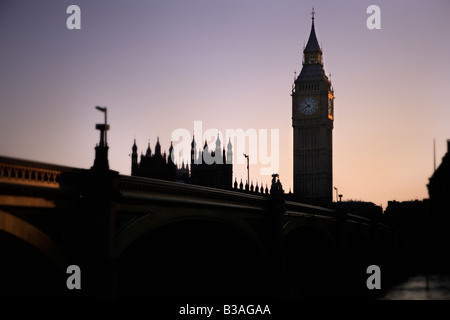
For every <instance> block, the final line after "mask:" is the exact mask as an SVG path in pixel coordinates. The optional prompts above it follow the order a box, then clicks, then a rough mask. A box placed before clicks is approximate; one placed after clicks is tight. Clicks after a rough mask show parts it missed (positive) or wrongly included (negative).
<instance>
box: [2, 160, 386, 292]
mask: <svg viewBox="0 0 450 320" xmlns="http://www.w3.org/2000/svg"><path fill="white" fill-rule="evenodd" d="M392 244H393V236H392V233H391V230H390V229H389V227H387V226H386V225H383V224H381V223H380V222H379V221H375V220H373V219H368V218H366V217H362V216H358V215H354V214H350V213H347V212H345V211H342V210H340V209H339V207H336V206H335V207H334V208H333V209H329V208H322V207H317V206H311V205H306V204H302V203H296V202H291V201H286V200H284V199H283V197H282V196H275V195H271V196H270V197H267V196H257V195H252V194H245V193H240V192H235V191H227V190H221V189H214V188H207V187H200V186H195V185H188V184H182V183H177V182H167V181H162V180H156V179H146V178H137V177H131V176H125V175H120V174H119V173H117V172H115V171H111V170H95V169H79V168H70V167H64V166H58V165H52V164H44V163H38V162H32V161H25V160H19V159H13V158H7V157H0V248H1V252H0V255H1V257H2V259H1V260H2V263H1V267H0V281H1V283H2V284H1V286H0V290H1V294H2V296H6V297H14V296H18V297H56V298H58V297H63V298H69V299H71V298H75V299H78V298H170V299H172V298H303V297H329V296H330V297H331V296H333V297H334V296H336V294H340V293H342V294H343V297H344V296H345V294H346V292H347V293H348V292H350V291H351V292H352V293H354V292H367V291H368V290H367V288H366V279H367V277H368V275H367V274H366V269H367V267H368V266H369V265H371V264H377V265H382V266H384V265H387V264H388V262H389V261H390V260H389V259H390V258H391V255H392V247H393V246H392ZM70 265H77V266H79V267H80V270H81V289H80V290H76V289H74V290H69V289H68V288H67V286H66V280H67V278H68V277H69V275H70V274H68V273H67V267H68V266H70ZM350 289H351V290H350ZM355 290H356V291H355ZM358 290H359V291H358ZM364 290H365V291H364Z"/></svg>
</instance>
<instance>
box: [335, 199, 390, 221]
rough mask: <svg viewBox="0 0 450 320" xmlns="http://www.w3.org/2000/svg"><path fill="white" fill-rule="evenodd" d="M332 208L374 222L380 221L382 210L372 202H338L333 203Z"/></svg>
mask: <svg viewBox="0 0 450 320" xmlns="http://www.w3.org/2000/svg"><path fill="white" fill-rule="evenodd" d="M334 206H335V207H336V209H339V210H340V211H342V212H346V213H352V214H356V215H359V216H361V217H365V218H368V219H373V220H376V221H380V220H381V218H382V215H383V208H382V207H380V206H377V205H376V204H375V203H373V202H366V201H352V200H349V201H338V202H335V203H334Z"/></svg>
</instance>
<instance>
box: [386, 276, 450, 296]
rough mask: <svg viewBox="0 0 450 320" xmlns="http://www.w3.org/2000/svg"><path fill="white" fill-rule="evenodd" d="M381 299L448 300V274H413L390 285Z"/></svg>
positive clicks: (449, 293)
mask: <svg viewBox="0 0 450 320" xmlns="http://www.w3.org/2000/svg"><path fill="white" fill-rule="evenodd" d="M381 299H382V300H450V275H444V274H430V275H429V276H428V289H427V277H426V276H425V275H424V274H420V275H416V276H413V277H411V278H409V279H407V280H406V281H405V282H403V283H401V284H399V285H396V286H394V287H392V289H390V290H389V291H388V292H387V293H386V294H385V295H384V296H383V297H381Z"/></svg>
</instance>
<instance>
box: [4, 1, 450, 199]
mask: <svg viewBox="0 0 450 320" xmlns="http://www.w3.org/2000/svg"><path fill="white" fill-rule="evenodd" d="M72 4H75V5H78V6H79V7H80V9H81V29H80V30H69V29H68V28H67V27H66V20H67V18H69V16H70V14H67V13H66V9H67V7H68V6H69V5H72ZM372 4H375V5H378V6H379V7H380V8H381V29H380V30H369V29H368V28H367V27H366V20H367V19H368V18H369V14H367V13H366V10H367V7H368V6H370V5H372ZM312 7H314V8H315V12H316V15H315V19H316V20H315V28H316V34H317V37H318V40H319V43H320V44H321V45H322V49H323V54H324V66H325V70H326V72H327V74H330V73H331V80H332V84H333V87H334V92H335V96H336V100H335V121H334V131H333V148H334V150H333V151H334V152H333V185H334V186H335V187H337V188H338V190H339V193H341V194H343V200H349V199H353V200H363V201H371V202H374V203H375V204H378V205H383V207H384V208H386V203H387V201H389V200H398V201H403V200H414V199H423V198H427V197H428V191H427V188H426V184H427V183H428V178H429V177H430V176H431V175H432V173H433V139H434V138H435V139H436V159H437V164H438V165H439V163H440V162H441V158H442V157H443V156H444V154H445V153H446V151H447V146H446V144H447V143H446V140H447V139H448V138H450V126H449V121H450V103H449V101H450V100H449V98H448V96H449V92H450V63H449V58H450V40H449V39H450V36H449V34H450V2H449V1H447V0H431V1H423V0H422V1H417V0H416V1H411V0H402V1H400V0H396V1H379V0H375V1H372V0H371V1H299V0H296V1H294V0H280V1H274V0H227V1H223V0H159V1H153V0H148V1H137V0H134V1H111V0H108V1H95V0H89V1H87V0H86V1H85V0H73V1H62V0H55V1H17V0H14V1H12V0H4V1H2V2H1V3H0V43H1V48H2V49H1V53H0V57H1V58H0V70H1V72H0V108H1V116H0V155H2V156H8V157H16V158H22V159H28V160H35V161H41V162H46V163H53V164H60V165H66V166H73V167H79V168H90V167H91V166H92V164H93V161H94V147H95V145H96V143H97V142H98V140H99V134H98V131H96V130H95V124H96V123H101V122H102V121H103V115H102V114H101V113H100V112H99V111H97V110H95V108H94V107H95V106H96V105H100V106H106V107H107V108H108V122H109V123H110V125H111V131H109V132H108V144H109V148H110V150H109V163H110V168H111V169H112V170H116V171H119V172H120V173H121V174H127V175H128V174H130V171H131V158H130V156H129V154H130V153H131V147H132V144H133V140H134V139H136V142H137V146H138V148H139V149H138V152H139V153H140V152H141V151H143V152H145V149H146V148H147V143H148V141H150V144H151V148H152V149H153V150H154V145H155V143H156V138H157V136H159V140H160V143H161V146H162V149H163V150H166V151H168V149H169V146H170V140H171V135H172V133H173V132H174V131H175V130H177V129H186V130H189V131H190V132H193V129H194V121H201V122H202V127H203V132H204V131H206V129H210V128H211V129H214V130H215V132H217V130H218V131H220V132H221V133H223V135H224V136H225V133H226V130H227V129H233V130H237V129H243V130H244V131H245V130H249V129H250V130H256V132H258V130H260V129H267V130H268V132H269V133H270V130H278V132H279V147H278V152H277V155H278V157H279V169H278V171H277V173H279V174H280V180H281V183H282V184H283V187H284V189H285V190H286V191H289V189H290V188H292V187H293V182H292V171H293V159H292V149H293V146H292V144H293V141H292V122H291V96H290V94H291V87H292V83H293V80H294V72H297V73H298V72H299V71H300V70H301V63H302V50H303V46H304V44H306V41H307V40H308V36H309V33H310V28H311V9H312ZM259 138H261V137H259ZM199 140H200V139H199ZM270 142H271V141H270ZM200 143H201V144H203V142H200V141H198V144H200ZM213 143H214V141H213V140H212V142H211V144H212V145H214V144H213ZM174 144H176V142H175V141H174ZM258 147H259V146H258ZM270 147H271V145H270V144H269V145H268V147H267V149H269V150H270ZM246 152H248V148H247V151H246ZM234 155H235V159H234V162H235V163H236V162H238V161H239V162H242V164H235V165H234V167H233V171H234V177H236V178H237V180H238V182H239V181H240V179H241V178H242V179H243V180H245V179H246V176H247V171H246V165H245V164H243V163H244V159H243V156H242V154H239V153H238V152H237V151H235V154H234ZM274 156H275V155H272V157H274ZM237 157H241V158H240V159H238V158H237ZM251 160H252V161H255V162H256V163H251V165H250V176H251V177H250V178H251V180H253V182H258V183H259V184H261V183H264V184H266V183H269V182H270V179H271V177H270V175H261V171H260V169H261V167H264V166H263V165H261V161H260V159H259V155H258V157H257V159H255V157H253V159H251ZM266 167H267V166H266ZM334 195H335V193H334V190H333V196H334Z"/></svg>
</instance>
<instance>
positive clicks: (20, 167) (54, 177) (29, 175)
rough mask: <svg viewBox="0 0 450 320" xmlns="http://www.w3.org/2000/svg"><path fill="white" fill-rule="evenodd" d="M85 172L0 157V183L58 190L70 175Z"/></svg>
mask: <svg viewBox="0 0 450 320" xmlns="http://www.w3.org/2000/svg"><path fill="white" fill-rule="evenodd" d="M81 171H85V170H83V169H76V168H71V167H65V166H59V165H53V164H46V163H41V162H37V161H29V160H22V159H15V158H8V157H1V156H0V183H4V184H13V185H26V186H34V187H45V188H60V187H61V183H62V182H64V180H65V179H67V177H68V176H69V175H70V174H73V173H76V172H81Z"/></svg>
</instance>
